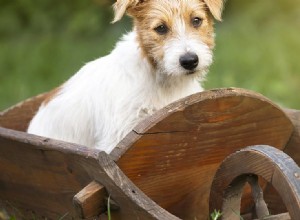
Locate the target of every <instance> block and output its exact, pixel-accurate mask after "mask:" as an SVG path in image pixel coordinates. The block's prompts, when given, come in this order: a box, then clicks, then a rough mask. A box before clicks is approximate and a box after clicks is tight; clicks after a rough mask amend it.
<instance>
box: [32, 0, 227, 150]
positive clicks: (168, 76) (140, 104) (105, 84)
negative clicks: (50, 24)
mask: <svg viewBox="0 0 300 220" xmlns="http://www.w3.org/2000/svg"><path fill="white" fill-rule="evenodd" d="M113 8H114V12H115V17H114V20H113V22H117V21H119V20H120V19H121V18H122V17H123V15H124V14H126V13H127V14H128V15H129V16H131V17H132V18H133V24H134V25H133V30H132V31H131V32H130V33H128V34H125V35H124V36H123V38H122V39H121V40H120V41H119V42H118V43H117V44H116V47H115V48H114V49H113V50H112V52H111V53H110V54H109V55H107V56H104V57H102V58H99V59H96V60H94V61H92V62H89V63H87V64H86V65H85V66H83V67H82V68H81V69H80V70H79V71H78V72H77V73H76V74H75V75H74V76H72V77H71V78H70V79H69V80H68V81H67V82H66V83H64V84H63V85H62V86H60V87H58V88H57V89H55V90H54V91H53V92H51V93H50V94H49V96H48V97H47V99H46V100H45V101H44V102H43V103H42V104H41V106H40V108H39V110H38V112H37V113H36V114H35V116H34V117H33V119H32V121H31V122H30V124H29V127H28V133H31V134H36V135H40V136H44V137H49V138H53V139H58V140H63V141H67V142H73V143H77V144H82V145H85V146H88V147H93V148H97V149H100V150H102V151H105V152H106V153H110V152H111V151H112V150H113V149H114V147H115V146H116V145H117V143H118V142H119V141H120V140H121V139H122V138H124V136H125V135H126V134H127V133H129V132H130V131H131V130H132V129H133V128H134V127H135V126H136V125H137V124H138V123H139V122H140V121H141V120H143V119H144V118H145V117H147V116H149V115H151V114H153V113H154V112H155V111H157V110H158V109H161V108H163V107H164V106H166V105H168V104H170V103H171V102H174V101H176V100H178V99H181V98H183V97H186V96H189V95H191V94H194V93H197V92H200V91H202V90H203V89H202V87H201V85H200V83H201V82H202V81H203V80H204V78H205V75H206V73H207V71H208V69H209V66H210V65H211V63H212V61H213V48H214V35H215V34H214V27H213V26H214V25H213V24H214V20H219V21H220V20H221V15H222V10H223V0H118V1H117V2H115V4H114V5H113Z"/></svg>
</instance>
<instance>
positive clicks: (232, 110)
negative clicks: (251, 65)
mask: <svg viewBox="0 0 300 220" xmlns="http://www.w3.org/2000/svg"><path fill="white" fill-rule="evenodd" d="M50 94H51V92H50V93H47V94H44V95H42V96H38V97H36V98H33V99H31V100H29V101H25V102H24V103H22V104H20V105H17V106H15V107H13V108H10V109H9V110H7V111H5V112H2V113H0V126H3V127H6V128H12V129H15V130H21V131H24V130H26V128H27V126H28V123H29V121H30V119H31V117H32V116H33V115H34V113H35V112H36V110H37V109H38V106H39V104H40V103H41V102H42V101H43V100H45V99H46V98H47V97H48V95H50ZM292 129H293V126H292V124H291V122H290V120H289V119H288V118H287V116H286V115H285V113H283V112H282V110H281V109H279V108H278V107H277V106H276V105H274V104H272V103H271V102H270V101H269V100H267V99H266V98H264V97H262V96H261V95H258V94H256V93H253V92H249V91H246V90H243V89H233V88H232V89H219V90H212V91H205V92H203V93H200V94H196V95H193V96H190V97H187V98H185V99H182V100H180V101H178V102H176V103H173V104H171V105H169V106H167V107H166V108H164V109H162V110H160V111H158V112H157V113H155V114H154V115H153V116H151V117H149V118H148V119H146V120H145V121H144V122H142V123H140V124H139V125H138V126H137V127H136V128H135V129H134V130H133V131H132V132H130V133H129V134H128V135H127V136H126V138H125V139H124V140H123V141H121V142H120V143H119V145H118V146H117V148H116V149H115V150H114V151H113V152H112V154H111V157H112V158H113V159H114V161H115V162H117V163H118V164H119V165H120V166H121V168H122V171H124V172H125V174H126V175H127V176H128V177H129V178H130V179H131V180H132V181H133V182H134V183H135V184H137V186H138V187H139V188H140V189H142V190H143V192H145V193H146V194H147V195H148V196H150V197H151V198H152V199H153V200H154V201H155V202H157V203H158V204H159V205H161V206H162V207H164V208H167V209H168V210H169V211H171V212H172V213H174V214H176V215H178V216H180V217H183V218H184V219H194V218H195V217H197V218H198V219H201V218H207V216H208V205H207V200H208V192H209V190H210V186H211V181H212V178H213V174H214V172H215V171H216V169H217V167H218V166H219V164H220V163H221V161H222V160H223V159H224V158H225V157H226V156H228V155H229V154H230V153H232V152H235V151H236V150H238V149H240V148H242V147H245V146H248V145H254V144H268V145H273V146H275V147H278V148H280V149H283V147H284V146H285V145H286V143H287V141H288V140H289V137H290V135H291V132H292ZM0 136H1V132H0ZM40 140H41V141H42V140H45V142H48V141H50V140H49V139H40ZM18 141H19V140H18ZM26 141H27V142H28V143H29V144H31V141H32V136H27V139H26ZM51 141H52V140H51ZM59 143H60V142H59ZM19 144H20V143H19ZM40 144H42V145H44V143H43V142H42V143H40ZM35 145H36V146H38V145H39V144H38V143H36V142H35ZM76 146H77V145H76ZM57 147H58V148H61V147H65V146H64V145H61V144H59V145H58V146H57ZM70 151H72V150H70ZM11 152H14V151H13V150H12V151H11ZM20 152H21V151H20ZM76 152H77V150H76ZM77 153H79V154H81V155H86V153H87V152H86V151H85V152H82V153H80V151H79V152H77ZM26 157H27V156H26V155H24V158H26ZM119 159H120V160H119ZM0 162H1V161H0ZM16 164H18V163H17V162H16ZM75 164H76V163H75ZM61 166H62V167H65V166H66V165H65V164H64V163H62V165H61ZM78 166H79V165H78ZM79 167H80V166H79ZM0 168H1V165H0ZM44 169H45V170H47V166H46V165H45V167H44ZM51 169H52V168H51ZM60 169H61V167H57V168H56V169H55V172H60ZM79 170H80V169H79ZM81 170H82V168H81ZM28 172H29V169H28ZM51 172H53V171H49V173H51ZM81 172H82V171H78V173H81ZM49 175H50V174H49ZM77 175H78V174H77ZM68 178H69V177H68ZM74 178H75V177H74ZM80 179H84V180H85V181H83V180H80V184H79V185H78V182H76V181H78V180H75V183H76V184H77V185H76V184H75V185H76V187H74V189H73V191H72V192H73V194H72V195H74V194H75V193H76V192H78V191H79V190H81V189H82V188H83V187H84V186H86V184H88V183H89V182H90V181H92V180H93V179H92V178H91V177H90V175H87V174H86V175H85V174H83V175H82V176H81V177H80ZM71 180H72V178H71ZM72 181H74V180H72ZM101 183H102V182H101ZM32 184H33V183H32ZM70 184H74V183H72V182H71V183H70ZM174 188H178V189H180V190H179V191H175V190H173V189H174ZM62 191H64V190H62ZM67 195H68V196H69V197H70V194H67ZM249 195H250V191H249ZM247 198H249V196H246V199H245V200H244V201H247ZM68 202H69V200H68ZM250 202H251V201H250V200H249V202H246V203H245V204H244V205H243V206H249V204H250ZM68 204H69V203H68ZM58 206H59V205H58ZM45 207H46V205H45ZM60 207H63V206H60ZM72 209H73V207H72ZM58 210H59V208H58Z"/></svg>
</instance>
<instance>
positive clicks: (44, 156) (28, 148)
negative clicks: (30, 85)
mask: <svg viewBox="0 0 300 220" xmlns="http://www.w3.org/2000/svg"><path fill="white" fill-rule="evenodd" d="M0 173H1V175H0V186H1V187H0V200H1V201H2V202H5V203H6V204H7V205H8V206H12V207H14V208H15V210H18V213H21V217H22V218H23V219H29V218H30V219H31V218H32V216H34V218H35V219H45V217H47V218H48V219H60V218H61V217H63V219H79V217H78V216H77V213H76V210H75V208H74V206H73V203H72V198H73V197H74V196H75V194H77V193H78V192H79V191H80V190H81V189H82V188H84V187H85V186H86V185H88V184H89V183H90V182H91V181H93V180H95V181H97V182H98V183H101V185H103V186H104V187H105V188H106V189H107V193H108V195H110V196H111V198H112V199H113V200H114V201H115V202H116V203H117V204H118V205H119V206H120V207H121V208H120V209H119V210H115V211H113V212H112V219H146V220H147V219H162V220H164V219H166V220H169V219H174V220H175V219H178V218H176V217H175V216H173V215H171V214H170V213H168V212H166V211H165V210H164V209H162V208H161V207H159V206H158V205H157V204H156V203H154V202H153V201H152V200H151V199H149V198H148V197H147V196H146V195H145V194H144V193H143V192H142V191H141V190H140V189H138V188H137V187H136V186H135V185H134V184H133V183H132V182H131V181H130V180H129V179H128V178H127V177H126V176H125V175H124V174H123V172H122V171H121V170H120V169H119V168H118V166H117V165H116V164H115V162H114V161H112V160H111V159H110V157H109V156H108V155H107V154H106V153H104V152H100V151H97V150H95V149H91V148H86V147H83V146H80V145H76V144H70V143H66V142H61V141H55V140H50V139H47V138H43V137H38V136H34V135H30V134H26V133H24V132H18V131H13V130H9V129H5V128H1V127H0ZM101 218H102V219H104V218H103V217H101Z"/></svg>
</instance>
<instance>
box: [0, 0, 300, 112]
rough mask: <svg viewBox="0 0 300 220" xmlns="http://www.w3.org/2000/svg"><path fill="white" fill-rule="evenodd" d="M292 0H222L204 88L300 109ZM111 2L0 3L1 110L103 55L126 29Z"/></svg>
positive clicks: (298, 15) (295, 1) (295, 3)
mask: <svg viewBox="0 0 300 220" xmlns="http://www.w3.org/2000/svg"><path fill="white" fill-rule="evenodd" d="M299 1H300V0H264V1H261V0H253V1H240V0H228V1H227V7H226V10H225V14H224V21H223V22H222V23H218V24H217V25H216V32H217V38H216V41H217V46H216V50H215V62H214V64H213V66H212V68H211V71H210V73H209V74H208V78H207V82H206V83H205V85H204V86H205V88H208V89H209V88H215V87H228V86H234V87H243V88H247V89H251V90H254V91H257V92H260V93H262V94H264V95H265V96H267V97H269V98H270V99H272V100H274V101H275V102H277V103H280V104H283V105H285V106H287V107H290V108H298V109H300V101H299V98H298V97H299V96H298V95H296V94H297V92H298V90H299V89H298V87H299V85H300V73H299V72H300V62H299V61H298V54H299V52H300V40H299V33H298V32H299V28H300V7H299V5H300V2H299ZM111 2H113V1H108V0H107V1H104V0H86V1H82V0H72V1H71V0H63V1H58V0H52V1H50V0H43V1H33V0H12V1H9V0H2V1H0V14H1V19H0V48H1V50H0V110H2V109H4V108H6V107H9V106H11V105H13V104H14V103H16V102H18V101H21V100H24V99H25V98H28V97H30V96H33V95H36V94H38V93H41V92H45V91H48V90H50V89H52V88H53V87H56V86H58V85H60V84H61V83H63V82H64V81H65V80H67V79H68V78H69V77H70V76H71V75H72V74H74V73H75V72H76V71H77V70H78V69H79V68H80V67H81V66H82V65H84V63H85V62H88V61H90V60H93V59H95V58H97V57H99V56H103V55H105V54H107V53H108V52H109V51H110V50H111V49H112V48H113V45H114V44H115V42H116V41H117V40H118V38H120V36H121V34H122V33H125V32H126V31H129V30H130V22H129V19H125V20H123V21H122V22H119V23H117V24H114V25H111V24H110V21H111V20H112V10H111V7H110V6H109V5H110V3H111Z"/></svg>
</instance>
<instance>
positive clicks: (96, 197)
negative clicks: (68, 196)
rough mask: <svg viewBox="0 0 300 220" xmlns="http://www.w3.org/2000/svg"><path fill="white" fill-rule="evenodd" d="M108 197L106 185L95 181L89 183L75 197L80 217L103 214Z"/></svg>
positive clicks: (74, 200)
mask: <svg viewBox="0 0 300 220" xmlns="http://www.w3.org/2000/svg"><path fill="white" fill-rule="evenodd" d="M106 198H107V193H106V190H105V187H104V186H102V185H100V184H99V183H97V182H95V181H93V182H91V183H89V184H88V185H87V186H86V187H84V188H83V189H82V190H81V191H80V192H78V193H77V194H76V195H75V196H74V198H73V204H74V206H75V209H76V212H77V214H78V217H80V218H82V219H87V218H91V217H94V216H98V215H100V214H103V213H104V212H105V211H106V203H105V199H106Z"/></svg>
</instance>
